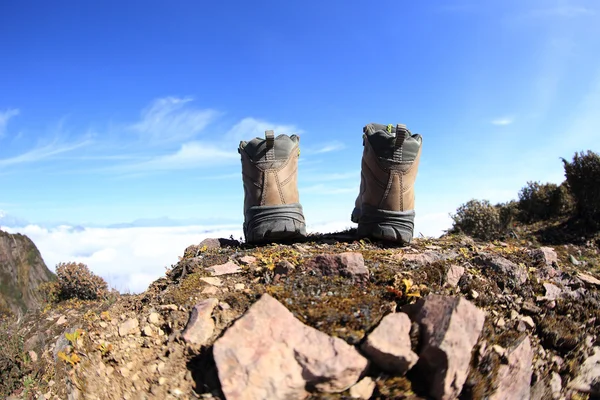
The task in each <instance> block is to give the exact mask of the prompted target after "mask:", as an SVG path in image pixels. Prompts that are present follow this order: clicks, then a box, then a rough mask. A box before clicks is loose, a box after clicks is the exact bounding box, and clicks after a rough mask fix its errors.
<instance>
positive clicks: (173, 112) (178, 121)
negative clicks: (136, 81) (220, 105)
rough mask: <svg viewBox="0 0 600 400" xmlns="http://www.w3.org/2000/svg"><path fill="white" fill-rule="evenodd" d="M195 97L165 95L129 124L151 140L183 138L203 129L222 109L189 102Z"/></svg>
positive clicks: (151, 141) (167, 141)
mask: <svg viewBox="0 0 600 400" xmlns="http://www.w3.org/2000/svg"><path fill="white" fill-rule="evenodd" d="M192 101H193V99H192V98H191V97H184V98H180V97H164V98H159V99H156V100H154V102H152V104H150V106H149V107H147V108H146V109H144V110H143V111H142V114H141V119H140V120H139V121H138V122H136V123H133V124H131V125H130V126H129V127H128V128H129V129H130V130H131V131H133V132H136V133H137V134H139V136H140V139H142V140H144V141H146V142H147V143H149V144H163V143H169V142H181V141H183V140H188V139H190V138H193V137H195V136H196V135H197V134H198V133H200V132H202V131H203V130H204V129H205V128H206V127H207V126H208V125H209V124H210V123H211V122H213V121H214V120H215V119H216V118H217V117H218V116H219V115H220V113H219V112H218V111H215V110H212V109H198V108H193V107H190V106H189V103H190V102H192Z"/></svg>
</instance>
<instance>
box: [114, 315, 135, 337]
mask: <svg viewBox="0 0 600 400" xmlns="http://www.w3.org/2000/svg"><path fill="white" fill-rule="evenodd" d="M139 326H140V323H139V322H138V320H137V318H130V319H128V320H126V321H125V322H122V323H121V324H120V325H119V336H121V337H123V336H127V335H137V334H138V333H140V329H139Z"/></svg>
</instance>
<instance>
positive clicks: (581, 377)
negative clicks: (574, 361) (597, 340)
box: [568, 346, 600, 395]
mask: <svg viewBox="0 0 600 400" xmlns="http://www.w3.org/2000/svg"><path fill="white" fill-rule="evenodd" d="M568 387H569V388H571V389H575V390H578V391H581V392H584V393H590V394H593V395H598V394H600V346H595V347H592V353H591V355H590V356H589V357H588V358H586V359H585V361H584V362H583V364H581V367H580V368H579V372H578V374H577V376H575V378H574V379H573V380H572V381H571V382H569V384H568Z"/></svg>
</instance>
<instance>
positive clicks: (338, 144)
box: [313, 141, 346, 154]
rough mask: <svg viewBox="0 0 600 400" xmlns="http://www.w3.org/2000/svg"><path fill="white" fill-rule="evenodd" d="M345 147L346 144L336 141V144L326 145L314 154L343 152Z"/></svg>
mask: <svg viewBox="0 0 600 400" xmlns="http://www.w3.org/2000/svg"><path fill="white" fill-rule="evenodd" d="M345 147H346V146H345V145H344V143H342V142H339V141H334V142H329V143H324V144H323V146H322V147H321V148H319V149H316V150H314V151H313V153H314V154H323V153H330V152H332V151H338V150H342V149H344V148H345Z"/></svg>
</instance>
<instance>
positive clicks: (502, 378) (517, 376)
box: [489, 336, 533, 400]
mask: <svg viewBox="0 0 600 400" xmlns="http://www.w3.org/2000/svg"><path fill="white" fill-rule="evenodd" d="M505 356H506V359H507V360H508V364H502V365H500V366H499V367H498V374H497V376H496V382H495V383H496V387H497V389H496V391H495V392H494V393H493V394H492V395H491V396H490V397H489V398H490V400H501V399H502V400H504V399H523V400H525V399H529V397H530V385H531V374H532V371H533V370H532V360H533V349H532V348H531V342H530V341H529V337H527V336H524V337H523V338H522V339H521V340H519V342H518V343H517V344H516V345H514V346H512V347H510V348H508V349H507V350H506V353H505Z"/></svg>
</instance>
